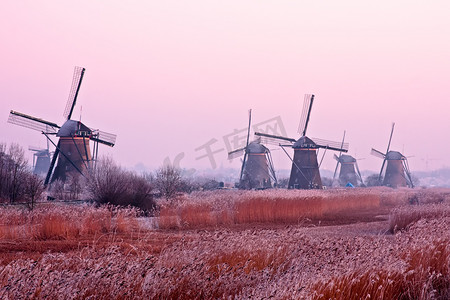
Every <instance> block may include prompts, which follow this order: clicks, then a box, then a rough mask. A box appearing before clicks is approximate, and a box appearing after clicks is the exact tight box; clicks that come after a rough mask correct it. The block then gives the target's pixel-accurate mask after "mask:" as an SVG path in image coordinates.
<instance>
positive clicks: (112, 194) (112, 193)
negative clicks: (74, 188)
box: [87, 158, 155, 210]
mask: <svg viewBox="0 0 450 300" xmlns="http://www.w3.org/2000/svg"><path fill="white" fill-rule="evenodd" d="M87 187H88V191H89V193H90V196H91V198H92V199H93V200H94V201H95V202H96V203H98V204H106V203H110V204H113V205H120V206H128V205H133V206H136V207H139V208H142V209H145V210H150V209H153V208H154V205H155V204H154V201H153V197H152V194H151V191H152V185H151V183H150V182H149V181H148V180H147V179H146V178H144V177H142V176H138V175H136V174H134V173H131V172H128V171H125V170H123V169H122V168H120V167H119V166H117V165H116V164H115V163H114V161H113V160H112V159H111V158H104V159H102V160H100V161H99V162H98V163H97V167H96V169H95V170H94V171H93V172H92V173H91V174H90V176H89V179H88V180H87Z"/></svg>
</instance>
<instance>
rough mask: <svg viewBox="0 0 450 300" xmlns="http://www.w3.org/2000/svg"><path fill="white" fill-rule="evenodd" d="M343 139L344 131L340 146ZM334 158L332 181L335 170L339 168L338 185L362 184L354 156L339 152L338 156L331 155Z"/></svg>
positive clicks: (334, 176)
mask: <svg viewBox="0 0 450 300" xmlns="http://www.w3.org/2000/svg"><path fill="white" fill-rule="evenodd" d="M344 140H345V131H344V137H343V138H342V144H341V145H342V146H343V144H344ZM333 157H334V159H335V160H336V161H337V163H336V168H335V169H334V174H333V182H334V180H335V178H336V174H337V171H338V169H339V167H340V170H339V185H340V186H347V185H349V184H351V185H352V186H359V185H361V186H364V183H363V180H362V177H361V172H360V171H359V167H358V163H357V160H356V158H354V157H353V156H351V155H346V154H342V153H339V156H337V155H336V154H334V155H333Z"/></svg>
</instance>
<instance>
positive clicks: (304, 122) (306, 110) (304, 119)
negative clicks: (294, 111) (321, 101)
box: [298, 94, 314, 136]
mask: <svg viewBox="0 0 450 300" xmlns="http://www.w3.org/2000/svg"><path fill="white" fill-rule="evenodd" d="M313 102H314V95H310V94H306V95H305V100H304V101H303V110H302V116H301V118H300V123H299V125H298V133H300V134H301V135H302V136H305V135H306V129H307V128H308V123H309V117H310V116H311V109H312V105H313Z"/></svg>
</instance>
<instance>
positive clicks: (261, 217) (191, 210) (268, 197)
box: [159, 190, 380, 229]
mask: <svg viewBox="0 0 450 300" xmlns="http://www.w3.org/2000/svg"><path fill="white" fill-rule="evenodd" d="M219 196H222V197H221V198H220V199H212V201H211V199H204V198H192V197H191V198H187V199H185V200H184V201H182V202H176V203H174V204H172V205H165V206H163V207H162V208H161V210H160V215H159V228H162V229H175V228H185V229H189V228H204V227H214V226H221V225H238V224H252V223H271V224H299V223H303V222H304V221H305V220H306V219H308V220H311V219H312V220H320V221H324V220H329V219H335V218H336V217H337V216H340V215H342V214H349V213H351V214H356V212H361V211H373V212H375V211H376V210H377V209H378V208H379V206H380V196H379V195H378V194H376V193H373V192H370V191H369V192H367V191H366V192H357V193H355V194H352V193H348V192H346V191H336V192H334V193H331V192H328V193H324V192H322V193H318V192H317V191H301V192H299V191H292V192H291V193H286V192H285V191H279V190H274V191H264V192H245V193H240V192H237V193H234V192H228V193H222V194H220V195H219ZM216 197H217V196H216ZM206 201H208V202H206ZM219 201H221V203H220V205H217V204H216V203H217V202H219Z"/></svg>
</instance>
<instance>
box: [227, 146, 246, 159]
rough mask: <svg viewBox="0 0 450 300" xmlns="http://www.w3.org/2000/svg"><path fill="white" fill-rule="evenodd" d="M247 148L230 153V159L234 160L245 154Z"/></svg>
mask: <svg viewBox="0 0 450 300" xmlns="http://www.w3.org/2000/svg"><path fill="white" fill-rule="evenodd" d="M244 151H245V147H243V148H240V149H236V150H233V151H231V152H229V153H228V159H234V158H237V157H239V156H241V155H243V154H244Z"/></svg>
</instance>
